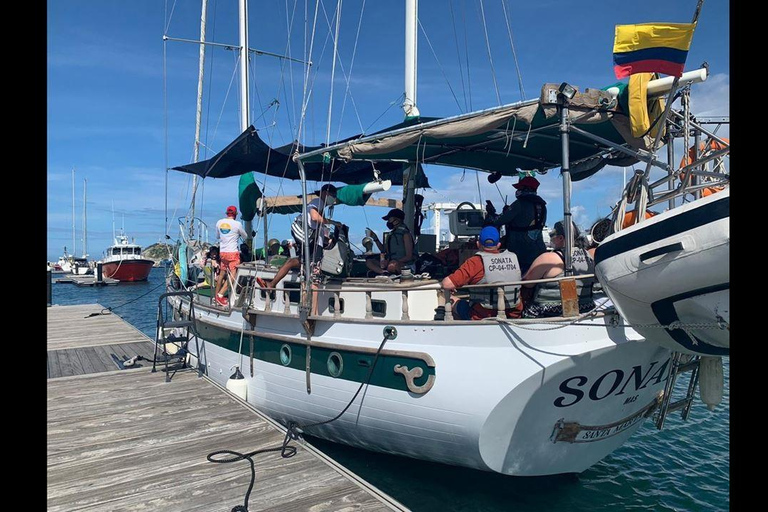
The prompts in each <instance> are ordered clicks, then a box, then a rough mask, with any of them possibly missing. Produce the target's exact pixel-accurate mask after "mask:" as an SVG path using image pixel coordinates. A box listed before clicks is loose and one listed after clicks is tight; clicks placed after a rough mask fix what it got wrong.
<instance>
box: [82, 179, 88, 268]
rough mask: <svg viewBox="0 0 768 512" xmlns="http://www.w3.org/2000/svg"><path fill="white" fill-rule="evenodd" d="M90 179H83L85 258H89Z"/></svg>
mask: <svg viewBox="0 0 768 512" xmlns="http://www.w3.org/2000/svg"><path fill="white" fill-rule="evenodd" d="M87 189H88V178H83V258H87V257H88V214H87V211H86V204H88V196H87Z"/></svg>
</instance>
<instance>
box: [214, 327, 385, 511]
mask: <svg viewBox="0 0 768 512" xmlns="http://www.w3.org/2000/svg"><path fill="white" fill-rule="evenodd" d="M388 339H389V338H387V337H386V336H385V337H384V339H383V340H381V344H380V345H379V348H378V349H377V350H376V355H375V356H374V358H373V363H371V367H370V369H369V370H368V375H366V377H365V379H364V380H363V382H362V383H360V387H358V388H357V391H356V392H355V394H354V396H353V397H352V399H351V400H350V401H349V403H348V404H347V405H346V407H344V409H342V411H341V412H340V413H339V414H337V415H336V416H334V417H333V418H331V419H329V420H323V421H318V422H316V423H310V424H308V425H299V424H298V423H296V422H295V421H290V422H288V426H287V429H286V431H285V438H284V439H283V443H282V445H280V446H277V447H273V448H262V449H261V450H254V451H252V452H248V453H240V452H236V451H233V450H218V451H215V452H212V453H209V454H208V456H207V457H206V458H207V459H208V461H209V462H215V463H217V464H228V463H230V462H238V461H241V460H247V461H248V462H249V463H250V465H251V482H250V483H249V484H248V491H247V492H246V493H245V499H244V500H243V504H242V505H237V506H235V507H234V508H232V512H248V500H249V499H250V497H251V491H253V485H254V483H255V482H256V467H255V465H254V462H253V456H254V455H258V454H260V453H268V452H278V451H279V452H280V456H281V457H283V458H285V459H287V458H290V457H293V456H294V455H296V447H295V446H291V445H290V443H291V441H295V440H297V439H299V436H300V435H301V434H302V432H303V431H304V430H306V429H308V428H312V427H317V426H320V425H326V424H328V423H331V422H332V421H336V420H337V419H339V418H341V417H342V416H343V415H344V413H345V412H347V409H349V408H350V407H351V406H352V404H353V403H354V402H355V399H356V398H357V395H359V394H360V391H362V390H363V387H364V386H366V385H367V384H369V383H370V381H371V377H372V376H373V369H374V368H376V361H378V359H379V355H380V354H381V351H382V349H383V348H384V344H385V343H386V342H387V340H388ZM217 455H232V457H229V458H215V457H216V456H217Z"/></svg>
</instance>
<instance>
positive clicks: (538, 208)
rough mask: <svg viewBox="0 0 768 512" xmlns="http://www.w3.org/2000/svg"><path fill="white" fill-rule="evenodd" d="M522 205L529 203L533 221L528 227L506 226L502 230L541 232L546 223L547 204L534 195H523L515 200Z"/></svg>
mask: <svg viewBox="0 0 768 512" xmlns="http://www.w3.org/2000/svg"><path fill="white" fill-rule="evenodd" d="M517 200H518V201H522V202H523V203H530V204H531V208H533V221H532V222H531V224H530V225H529V226H515V225H513V224H507V225H505V226H504V228H505V229H506V230H507V232H510V231H534V230H537V231H541V230H542V229H544V225H545V224H546V222H547V202H546V201H545V200H544V199H542V198H541V197H539V196H537V195H536V194H524V195H521V196H520V197H518V198H517Z"/></svg>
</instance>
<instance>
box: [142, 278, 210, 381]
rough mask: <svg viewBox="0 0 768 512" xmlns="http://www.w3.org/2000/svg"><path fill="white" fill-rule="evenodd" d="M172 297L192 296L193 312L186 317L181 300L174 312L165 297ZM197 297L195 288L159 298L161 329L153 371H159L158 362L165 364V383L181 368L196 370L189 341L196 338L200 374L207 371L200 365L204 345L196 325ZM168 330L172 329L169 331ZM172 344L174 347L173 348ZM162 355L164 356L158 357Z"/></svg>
mask: <svg viewBox="0 0 768 512" xmlns="http://www.w3.org/2000/svg"><path fill="white" fill-rule="evenodd" d="M172 296H187V297H189V313H188V315H187V317H186V318H184V314H183V312H182V308H181V303H179V308H178V310H177V311H175V312H172V311H171V307H170V305H169V304H168V302H167V301H166V300H165V299H166V298H167V297H172ZM193 298H194V294H193V292H191V291H178V292H167V293H163V294H162V295H160V297H159V298H158V300H157V330H156V333H155V353H154V356H153V358H152V372H155V371H157V369H156V367H157V365H158V363H160V362H162V363H164V364H165V367H164V368H163V371H164V372H165V382H170V381H171V378H172V377H173V376H174V375H175V374H176V372H177V371H179V370H194V369H195V368H194V367H192V366H190V365H188V364H187V355H188V354H189V341H190V340H191V339H192V337H194V338H195V354H192V355H194V356H195V358H196V359H197V371H198V377H200V376H202V374H203V373H202V368H201V366H200V357H199V355H200V345H199V342H198V336H197V330H196V328H195V303H194V300H193ZM163 304H165V308H163ZM173 313H175V315H174V314H173ZM168 330H170V331H171V332H170V333H169V334H166V333H167V331H168ZM179 331H181V333H180V334H178V333H179ZM169 346H170V347H173V348H172V349H170V351H169ZM158 356H159V357H160V359H158Z"/></svg>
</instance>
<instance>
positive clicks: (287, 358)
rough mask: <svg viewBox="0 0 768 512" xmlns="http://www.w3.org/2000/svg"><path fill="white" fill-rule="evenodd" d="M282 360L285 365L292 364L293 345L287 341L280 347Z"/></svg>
mask: <svg viewBox="0 0 768 512" xmlns="http://www.w3.org/2000/svg"><path fill="white" fill-rule="evenodd" d="M280 362H281V363H282V365H283V366H288V365H289V364H291V347H290V346H289V345H286V344H285V343H283V346H282V347H280Z"/></svg>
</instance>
